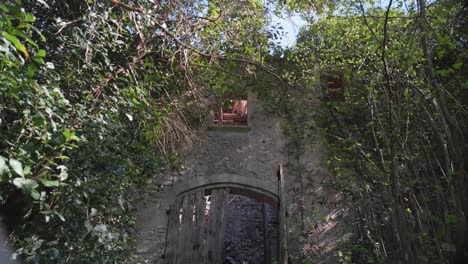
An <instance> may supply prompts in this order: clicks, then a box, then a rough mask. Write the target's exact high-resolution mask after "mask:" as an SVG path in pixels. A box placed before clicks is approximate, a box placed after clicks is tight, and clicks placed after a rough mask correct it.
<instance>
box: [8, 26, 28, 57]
mask: <svg viewBox="0 0 468 264" xmlns="http://www.w3.org/2000/svg"><path fill="white" fill-rule="evenodd" d="M3 35H4V36H5V39H7V40H8V41H9V42H11V43H12V44H13V46H15V48H16V49H17V50H19V51H21V52H22V53H23V54H24V56H25V57H26V58H29V53H28V50H27V49H26V47H25V46H24V45H23V44H22V43H21V41H19V39H18V38H17V37H15V36H13V35H10V34H8V33H6V32H4V33H3Z"/></svg>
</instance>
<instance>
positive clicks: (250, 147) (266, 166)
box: [137, 93, 349, 264]
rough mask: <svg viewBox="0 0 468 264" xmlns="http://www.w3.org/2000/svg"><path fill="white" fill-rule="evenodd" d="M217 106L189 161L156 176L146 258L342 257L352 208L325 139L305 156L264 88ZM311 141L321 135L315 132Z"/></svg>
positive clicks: (144, 214) (142, 212) (172, 262)
mask: <svg viewBox="0 0 468 264" xmlns="http://www.w3.org/2000/svg"><path fill="white" fill-rule="evenodd" d="M231 106H232V107H231V109H228V111H226V110H224V111H223V110H220V111H217V113H216V112H213V113H212V117H211V121H210V122H212V125H210V126H208V129H207V130H206V131H204V132H203V135H202V139H201V140H199V142H197V143H196V144H195V145H193V146H190V147H187V149H186V150H184V151H183V153H184V154H183V157H182V158H183V166H182V169H181V170H180V171H177V172H165V173H163V174H161V175H156V176H155V177H154V179H151V180H150V181H148V186H147V187H148V188H147V190H148V191H147V193H146V194H145V199H144V201H143V202H142V203H141V204H140V205H139V207H138V208H139V216H138V219H137V220H138V224H137V227H138V234H139V238H138V245H137V249H138V254H139V257H140V258H141V259H142V260H143V261H147V263H161V264H162V263H166V264H176V263H180V264H182V263H183V264H187V263H193V264H200V263H213V264H219V263H231V264H234V263H253V264H260V263H264V264H272V263H282V264H283V263H303V261H304V260H307V259H310V260H311V261H313V263H337V256H336V252H335V248H336V247H337V245H339V243H340V242H341V241H344V240H346V239H347V237H348V236H349V235H348V233H349V224H348V223H347V222H346V220H345V219H346V218H347V209H346V206H345V203H344V202H343V201H342V198H341V197H340V195H339V193H337V192H334V191H333V189H332V188H330V187H329V184H328V183H329V182H330V181H331V180H332V176H330V175H329V174H328V173H327V171H326V170H325V169H324V168H323V166H322V165H321V164H322V160H321V158H322V156H323V155H322V153H323V150H322V148H321V146H320V141H319V140H318V139H316V140H315V141H314V142H315V143H314V144H307V145H304V148H303V149H302V150H301V152H300V153H297V150H295V149H293V148H291V147H290V145H289V144H288V138H287V137H286V136H285V135H284V133H283V124H284V122H285V120H284V119H282V118H281V117H279V116H277V115H275V114H272V113H269V112H268V111H266V110H265V108H264V107H263V105H262V103H261V101H260V100H258V99H257V97H256V95H255V94H253V93H249V95H248V98H247V100H237V101H232V105H231ZM309 133H310V135H309V138H318V137H319V135H318V131H315V130H313V129H311V130H310V132H309Z"/></svg>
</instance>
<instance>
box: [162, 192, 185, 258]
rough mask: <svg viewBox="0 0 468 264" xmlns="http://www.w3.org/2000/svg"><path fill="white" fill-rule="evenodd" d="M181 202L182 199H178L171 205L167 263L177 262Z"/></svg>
mask: <svg viewBox="0 0 468 264" xmlns="http://www.w3.org/2000/svg"><path fill="white" fill-rule="evenodd" d="M181 202H182V200H181V199H176V200H175V201H174V204H173V205H172V207H171V214H170V216H169V224H168V226H167V229H168V230H167V240H166V256H165V258H164V263H165V264H176V256H177V255H176V254H177V252H176V250H177V239H178V237H179V210H180V206H181Z"/></svg>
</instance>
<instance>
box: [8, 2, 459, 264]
mask: <svg viewBox="0 0 468 264" xmlns="http://www.w3.org/2000/svg"><path fill="white" fill-rule="evenodd" d="M375 2H379V3H380V1H375ZM386 4H388V5H386V6H382V5H381V4H375V3H374V1H356V0H347V1H325V0H324V1H301V0H291V1H284V0H281V1H254V0H242V1H228V0H219V1H191V0H171V1H153V0H138V1H130V0H125V1H124V0H122V1H118V0H110V1H105V0H87V1H78V0H63V1H59V0H53V1H43V0H38V1H33V0H23V1H21V0H9V1H2V2H1V3H0V215H1V216H2V217H3V222H4V223H5V224H6V225H7V227H8V229H9V233H10V240H11V241H12V243H13V245H14V247H15V248H16V249H17V254H18V255H19V258H22V259H24V261H25V262H28V263H66V262H73V263H125V262H130V263H131V262H134V261H135V260H134V259H132V253H133V250H134V247H133V241H134V236H133V234H132V226H133V224H134V223H135V219H134V214H133V211H134V208H132V205H133V204H134V202H135V201H137V200H138V197H139V196H138V194H139V193H141V192H140V189H141V188H143V187H144V183H145V180H146V179H147V178H148V177H150V176H152V175H153V174H155V173H157V172H158V171H161V170H165V169H174V168H175V167H177V166H178V162H177V154H176V147H177V144H178V143H180V142H186V143H190V142H191V141H192V140H194V130H195V128H196V127H197V126H199V125H202V124H203V123H204V118H205V117H206V114H207V113H208V111H209V103H210V102H209V101H208V99H207V98H209V97H210V96H212V95H213V94H216V95H217V96H222V95H223V94H233V93H236V92H237V91H236V89H238V88H239V84H242V85H245V86H247V85H251V86H254V87H256V89H257V90H256V91H257V92H258V93H259V95H260V98H262V99H263V100H264V101H265V103H266V105H267V106H268V107H269V109H270V110H272V111H276V112H278V113H281V114H285V116H286V117H287V118H286V120H288V122H289V124H287V126H285V128H286V129H285V132H286V134H288V135H289V136H290V138H291V143H292V144H293V145H294V146H295V147H296V148H297V149H298V150H299V149H300V148H301V147H303V146H304V144H307V143H310V144H312V142H307V141H308V140H310V138H308V137H307V136H306V134H307V133H305V131H306V130H310V129H313V128H311V127H307V126H308V125H310V124H309V123H304V122H303V121H304V120H306V119H308V120H309V119H310V117H311V116H313V114H316V115H315V116H314V117H313V118H314V120H315V121H316V123H317V125H318V126H319V127H320V128H321V131H322V138H323V140H324V144H325V145H326V147H327V150H328V152H327V160H326V165H327V166H328V167H329V168H330V170H331V172H332V174H334V175H336V176H337V177H338V181H337V186H334V188H338V189H339V190H341V191H342V193H344V194H346V195H347V196H348V197H350V199H351V200H352V202H353V206H352V208H353V209H354V211H355V215H356V224H355V227H356V232H355V237H354V238H355V239H354V240H351V241H349V243H348V244H344V245H343V248H342V252H341V253H340V261H341V262H343V263H386V262H390V261H400V262H403V263H450V262H453V263H455V261H457V260H458V261H460V260H462V259H464V258H466V252H465V249H466V248H467V241H466V237H468V236H467V234H468V226H467V216H468V200H467V199H468V196H467V194H468V190H467V186H468V184H467V182H468V179H467V173H466V165H465V161H464V159H465V157H466V156H467V153H466V149H468V148H467V145H466V133H467V127H466V124H467V122H466V119H467V113H468V111H467V102H466V99H467V97H468V96H467V89H468V87H467V86H468V82H467V67H466V61H467V57H468V53H467V51H466V49H467V31H466V30H467V28H468V27H467V23H466V22H467V21H466V17H468V14H467V6H466V4H464V3H463V2H462V1H443V0H440V1H430V3H429V2H428V3H426V1H424V0H418V1H416V2H414V1H400V0H398V1H388V2H387V3H386ZM282 10H286V12H293V11H295V12H302V14H304V17H305V18H306V19H308V21H309V25H308V26H307V27H306V28H304V29H303V30H302V32H301V34H300V37H299V39H298V41H297V45H296V46H295V47H293V48H291V49H288V50H282V49H281V47H279V46H278V45H274V43H272V42H271V38H274V36H277V35H278V32H277V28H274V27H272V26H271V25H270V26H269V23H270V21H269V20H270V18H271V13H269V12H270V11H274V12H276V13H277V14H281V11H282ZM311 11H313V12H314V13H313V15H312V13H311ZM269 38H270V39H269ZM266 62H268V63H270V64H272V65H274V66H275V67H277V68H278V69H279V70H278V71H277V70H275V68H274V67H271V66H268V64H267V63H266ZM260 73H266V74H267V75H268V76H269V77H268V78H267V80H266V81H265V82H263V83H262V80H261V74H260ZM252 76H253V77H258V78H257V79H255V78H250V77H252ZM271 77H272V78H271ZM272 80H273V81H272ZM251 81H253V82H252V83H250V82H251ZM274 82H276V83H277V84H278V85H272V83H274ZM241 90H242V89H241ZM241 92H245V91H243V90H242V91H241ZM312 107H313V108H312ZM317 108H320V109H324V110H323V111H317ZM309 121H310V120H309ZM304 188H305V187H304Z"/></svg>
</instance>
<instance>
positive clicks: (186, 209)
mask: <svg viewBox="0 0 468 264" xmlns="http://www.w3.org/2000/svg"><path fill="white" fill-rule="evenodd" d="M193 197H194V195H193V194H187V195H185V197H184V200H183V203H182V218H181V222H180V231H179V239H178V242H177V262H176V263H177V264H190V263H191V260H190V257H191V255H192V253H191V251H192V243H191V242H192V231H193Z"/></svg>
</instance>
